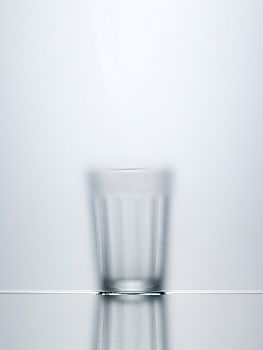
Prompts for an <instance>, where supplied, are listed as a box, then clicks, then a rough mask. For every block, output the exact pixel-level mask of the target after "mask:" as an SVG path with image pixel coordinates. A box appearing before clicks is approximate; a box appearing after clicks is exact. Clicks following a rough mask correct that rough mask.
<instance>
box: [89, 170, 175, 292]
mask: <svg viewBox="0 0 263 350" xmlns="http://www.w3.org/2000/svg"><path fill="white" fill-rule="evenodd" d="M90 180H91V190H92V191H91V197H92V207H93V214H94V223H95V232H96V238H97V247H98V260H99V268H100V277H101V282H102V286H101V287H102V288H103V289H104V290H110V291H118V290H121V291H152V290H158V289H160V288H161V286H162V280H163V269H164V257H165V251H164V250H165V249H164V248H165V241H166V234H167V214H168V207H169V195H170V174H169V172H168V171H165V170H151V169H116V170H102V171H97V172H93V173H91V176H90Z"/></svg>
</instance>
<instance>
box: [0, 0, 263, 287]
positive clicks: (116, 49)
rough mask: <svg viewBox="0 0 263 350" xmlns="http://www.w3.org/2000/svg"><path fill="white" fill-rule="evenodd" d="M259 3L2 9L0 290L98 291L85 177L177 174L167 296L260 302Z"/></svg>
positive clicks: (6, 0) (46, 4)
mask: <svg viewBox="0 0 263 350" xmlns="http://www.w3.org/2000/svg"><path fill="white" fill-rule="evenodd" d="M262 23H263V2H262V1H261V0H258V1H257V0H241V1H240V0H239V1H238V0H232V1H229V0H213V1H211V0H207V1H205V0H202V1H200V0H186V1H177V0H162V1H156V0H152V1H148V0H140V1H139V0H133V1H131V0H111V1H109V0H94V1H91V0H87V1H84V0H74V1H73V0H72V1H69V0H64V1H62V0H61V1H56V0H55V1H54V0H46V1H40V0H31V1H30V0H23V1H19V0H0V35H1V41H0V44H1V47H0V117H1V127H0V142H1V145H0V164H1V172H0V235H1V236H0V289H27V288H30V289H37V288H40V289H56V288H57V289H67V288H69V289H81V288H89V289H92V288H96V287H97V286H98V285H97V280H96V273H95V263H94V251H93V250H94V249H93V245H92V244H91V243H92V232H91V230H90V220H89V214H88V207H87V186H86V172H87V169H88V168H89V167H91V166H93V167H94V166H103V167H107V166H111V167H125V166H128V167H130V166H143V167H145V166H159V167H160V166H169V167H170V168H172V169H173V170H174V174H175V191H174V205H173V210H172V215H171V234H170V246H169V248H170V251H169V256H170V262H169V270H168V280H167V288H170V289H172V288H180V289H188V288H189V289H191V288H193V289H210V288H211V289H226V288H230V289H238V288H240V289H250V288H251V289H256V288H261V289H263V278H262V268H263V254H262V244H263V238H262V230H263V219H262V209H263V202H262V201H263V188H262V175H263V157H262V150H263V139H262V129H263V128H262V127H263V120H262V112H263V96H262V95H263V68H262V61H263V40H262V32H263V24H262Z"/></svg>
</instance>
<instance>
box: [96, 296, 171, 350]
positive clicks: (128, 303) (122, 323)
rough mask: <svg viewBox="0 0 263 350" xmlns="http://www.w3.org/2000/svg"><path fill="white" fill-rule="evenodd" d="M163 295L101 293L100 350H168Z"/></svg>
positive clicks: (97, 348)
mask: <svg viewBox="0 0 263 350" xmlns="http://www.w3.org/2000/svg"><path fill="white" fill-rule="evenodd" d="M164 298H165V297H163V296H131V295H123V296H100V297H99V314H98V322H97V338H96V341H95V343H96V344H95V349H96V350H135V349H136V350H167V344H166V324H165V315H164V307H165V305H164Z"/></svg>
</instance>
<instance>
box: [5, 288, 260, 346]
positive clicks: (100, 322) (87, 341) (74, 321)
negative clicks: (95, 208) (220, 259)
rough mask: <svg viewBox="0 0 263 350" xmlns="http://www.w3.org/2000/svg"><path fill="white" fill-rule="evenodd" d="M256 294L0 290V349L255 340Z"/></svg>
mask: <svg viewBox="0 0 263 350" xmlns="http://www.w3.org/2000/svg"><path fill="white" fill-rule="evenodd" d="M262 324H263V295H216V294H212V295H207V294H206V295H193V294H188V295H184V294H181V295H170V296H147V297H146V296H144V297H142V296H97V295H76V294H73V295H71V294H69V295H0V348H1V349H5V350H18V349H19V350H20V349H27V350H31V349H32V350H33V349H34V350H38V349H45V350H46V349H50V350H55V349H56V350H58V349H63V350H69V349H70V350H71V349H72V350H73V349H74V350H82V349H83V350H84V349H85V350H87V349H92V350H93V349H94V350H97V349H99V350H113V349H114V350H118V349H125V350H126V349H127V350H130V349H139V350H140V349H146V350H147V349H153V350H172V349H176V350H196V349H205V350H206V349H207V350H208V349H209V350H210V349H213V350H217V349H218V350H219V349H220V350H221V349H224V350H225V349H229V350H230V349H231V350H233V349H234V350H235V349H241V350H243V349H244V350H245V349H246V350H247V349H249V350H261V349H262V347H263V334H262Z"/></svg>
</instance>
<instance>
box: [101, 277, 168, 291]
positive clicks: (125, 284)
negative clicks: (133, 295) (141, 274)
mask: <svg viewBox="0 0 263 350" xmlns="http://www.w3.org/2000/svg"><path fill="white" fill-rule="evenodd" d="M103 289H104V290H106V291H112V292H118V291H121V292H153V291H158V290H160V289H161V283H160V281H159V280H144V279H105V280H104V281H103Z"/></svg>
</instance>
